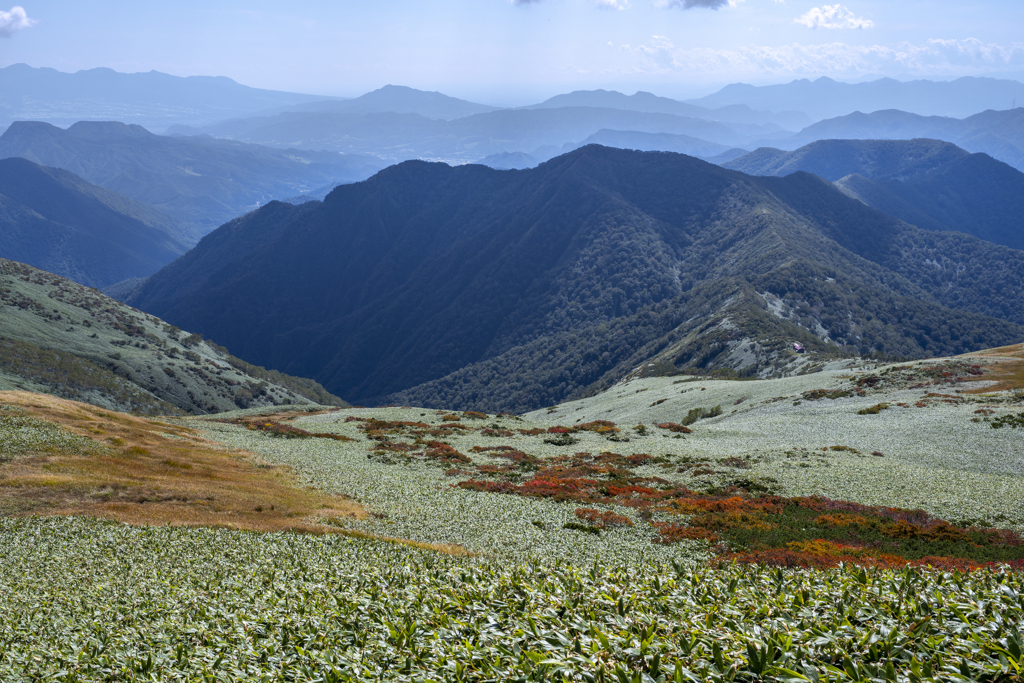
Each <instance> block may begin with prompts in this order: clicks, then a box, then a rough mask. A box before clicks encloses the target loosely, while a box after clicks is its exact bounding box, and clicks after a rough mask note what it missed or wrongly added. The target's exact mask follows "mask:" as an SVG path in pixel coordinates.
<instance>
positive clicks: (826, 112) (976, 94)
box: [686, 77, 1024, 120]
mask: <svg viewBox="0 0 1024 683" xmlns="http://www.w3.org/2000/svg"><path fill="white" fill-rule="evenodd" d="M1015 100H1016V103H1017V104H1021V105H1024V83H1021V82H1019V81H1011V80H1000V79H995V78H975V77H964V78H958V79H956V80H955V81H948V82H947V81H924V80H919V81H909V82H903V81H897V80H894V79H892V78H880V79H878V80H875V81H870V82H867V83H840V82H838V81H834V80H832V79H831V78H827V77H821V78H818V79H817V80H814V81H810V80H807V79H800V80H796V81H792V82H791V83H785V84H781V85H765V86H753V85H746V84H744V83H734V84H733V85H727V86H725V87H724V88H722V89H721V90H719V91H718V92H716V93H714V94H712V95H708V96H706V97H701V98H698V99H693V100H687V101H686V102H687V104H692V105H698V106H701V107H708V108H712V109H716V108H720V107H727V106H730V105H746V106H747V107H751V108H753V109H763V110H768V111H775V112H779V111H787V110H798V111H801V112H803V113H805V114H807V115H808V116H810V117H811V119H813V120H820V119H829V118H835V117H837V116H845V115H846V114H850V113H853V112H875V111H879V110H883V109H900V110H903V111H905V112H909V113H913V114H919V115H922V116H948V117H954V118H964V117H967V116H971V115H973V114H977V113H979V112H982V111H985V110H986V109H997V110H999V109H1011V108H1013V107H1014V106H1015V104H1014V101H1015Z"/></svg>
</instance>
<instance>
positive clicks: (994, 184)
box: [722, 139, 1024, 249]
mask: <svg viewBox="0 0 1024 683" xmlns="http://www.w3.org/2000/svg"><path fill="white" fill-rule="evenodd" d="M722 165H723V166H725V167H726V168H732V169H735V170H738V171H743V172H744V173H749V174H751V175H774V176H785V175H789V174H790V173H795V172H797V171H806V172H808V173H814V174H815V175H819V176H821V177H822V178H825V179H827V180H831V181H834V182H836V184H837V186H839V187H840V188H841V189H842V190H843V191H844V192H846V193H847V194H849V195H851V196H853V197H856V198H857V199H860V200H862V201H864V202H865V203H866V204H869V205H870V206H873V207H875V208H876V209H878V210H879V211H882V212H884V213H887V214H888V215H890V216H893V217H894V218H899V219H901V220H905V221H907V222H908V223H913V224H914V225H917V226H918V227H921V228H927V229H929V230H955V231H958V232H964V233H968V234H971V235H974V236H975V237H979V238H981V239H984V240H987V241H989V242H994V243H996V244H1002V245H1005V246H1009V247H1013V248H1014V249H1024V173H1021V172H1020V171H1018V170H1017V169H1015V168H1012V167H1011V166H1009V165H1007V164H1004V163H1002V162H1001V161H996V160H995V159H993V158H992V157H990V156H988V155H987V154H970V153H969V152H966V151H964V150H962V149H960V148H959V147H957V146H956V145H954V144H952V143H949V142H941V141H938V140H927V139H921V140H822V141H819V142H813V143H811V144H810V145H807V146H806V147H801V148H800V149H798V150H796V151H794V152H784V151H782V150H778V149H758V150H755V151H754V152H751V153H750V154H747V155H745V156H742V157H739V158H737V159H735V160H733V161H730V162H726V163H723V164H722Z"/></svg>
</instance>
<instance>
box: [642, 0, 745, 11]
mask: <svg viewBox="0 0 1024 683" xmlns="http://www.w3.org/2000/svg"><path fill="white" fill-rule="evenodd" d="M740 2H743V0H655V2H654V6H655V7H662V8H669V9H693V8H695V7H703V8H705V9H718V8H719V7H735V6H736V5H737V3H740Z"/></svg>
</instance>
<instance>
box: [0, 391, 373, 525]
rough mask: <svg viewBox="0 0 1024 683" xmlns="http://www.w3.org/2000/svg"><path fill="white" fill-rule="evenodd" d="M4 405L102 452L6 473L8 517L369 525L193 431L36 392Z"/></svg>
mask: <svg viewBox="0 0 1024 683" xmlns="http://www.w3.org/2000/svg"><path fill="white" fill-rule="evenodd" d="M0 403H6V404H10V405H17V406H20V407H22V408H24V409H25V411H26V413H27V414H29V415H31V416H32V417H36V418H40V419H44V420H47V421H49V422H53V423H56V424H58V425H60V426H62V427H64V428H65V429H67V430H68V431H71V432H74V433H75V434H79V435H81V436H85V437H87V438H90V439H92V440H93V441H95V442H97V443H98V444H101V445H103V446H104V448H103V449H102V450H101V451H100V452H99V453H98V454H94V455H77V454H60V453H57V454H54V453H38V454H33V453H26V454H23V455H22V456H21V457H18V458H15V459H14V460H12V461H10V462H8V463H5V464H3V465H0V513H4V514H82V515H89V516H93V517H104V518H107V519H114V520H117V521H121V522H127V523H130V524H159V525H163V524H171V525H188V526H228V527H234V528H238V529H250V530H255V531H281V530H289V529H290V530H295V531H307V532H320V533H325V532H332V531H333V529H332V528H331V527H328V526H325V525H323V524H321V523H319V522H318V519H320V518H327V517H334V518H346V517H347V518H362V517H365V516H366V512H365V510H363V508H362V506H361V505H360V504H358V503H357V502H355V501H352V500H349V499H346V498H343V497H340V496H331V495H327V494H325V493H322V492H319V491H315V490H312V489H307V488H302V487H300V486H299V485H297V483H296V480H295V477H294V475H293V474H292V472H291V471H290V470H288V469H287V468H285V467H275V466H270V465H267V464H265V463H261V462H259V461H258V460H257V459H256V458H255V457H254V456H253V455H251V454H249V453H246V452H244V451H229V450H225V449H224V448H223V447H221V446H219V445H218V444H216V443H214V442H211V441H208V440H206V439H204V438H202V437H201V436H199V435H198V433H197V432H195V431H193V430H191V429H188V428H186V427H181V426H177V425H172V424H168V423H165V422H160V421H157V420H152V419H145V418H141V417H134V416H131V415H126V414H123V413H116V412H113V411H108V410H103V409H101V408H97V407H94V406H90V405H87V404H83V403H77V402H75V401H68V400H65V399H60V398H56V397H53V396H47V395H43V394H34V393H29V392H6V391H5V392H0Z"/></svg>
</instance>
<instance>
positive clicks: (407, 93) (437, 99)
mask: <svg viewBox="0 0 1024 683" xmlns="http://www.w3.org/2000/svg"><path fill="white" fill-rule="evenodd" d="M497 109H500V107H491V106H488V105H486V104H477V103H475V102H467V101H466V100H460V99H458V98H455V97H449V96H448V95H444V94H442V93H439V92H426V91H423V90H416V89H415V88H409V87H407V86H404V85H385V86H384V87H383V88H379V89H377V90H374V91H373V92H368V93H366V94H365V95H361V96H359V97H356V98H353V99H349V100H337V99H335V100H319V101H315V102H307V103H303V104H295V105H291V106H289V107H282V108H280V109H279V110H276V111H273V112H262V113H263V114H264V115H266V114H271V113H274V114H280V113H285V112H321V113H323V112H328V113H346V114H379V113H383V112H393V113H395V114H419V115H420V116H425V117H426V118H428V119H444V120H448V119H461V118H462V117H464V116H472V115H473V114H483V113H485V112H489V111H495V110H497Z"/></svg>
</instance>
